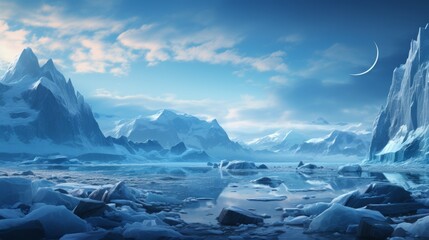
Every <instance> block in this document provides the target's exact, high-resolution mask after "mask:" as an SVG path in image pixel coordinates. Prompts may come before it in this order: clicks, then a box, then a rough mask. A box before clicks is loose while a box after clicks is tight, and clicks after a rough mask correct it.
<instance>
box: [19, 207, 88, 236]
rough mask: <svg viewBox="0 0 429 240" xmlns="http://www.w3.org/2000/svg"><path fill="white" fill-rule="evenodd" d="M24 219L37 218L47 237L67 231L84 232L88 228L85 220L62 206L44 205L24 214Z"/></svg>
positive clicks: (61, 234)
mask: <svg viewBox="0 0 429 240" xmlns="http://www.w3.org/2000/svg"><path fill="white" fill-rule="evenodd" d="M24 220H25V221H31V220H39V221H40V222H41V223H42V225H43V228H44V229H45V234H46V238H48V239H57V238H60V237H61V236H63V235H65V234H67V233H77V232H86V231H88V230H89V226H88V225H87V223H86V222H85V221H83V220H82V219H80V218H79V217H78V216H76V215H74V214H73V213H72V212H70V211H69V210H67V208H65V207H64V206H49V205H46V206H43V207H40V208H38V209H36V210H34V211H32V212H30V213H29V214H28V215H27V216H25V218H24Z"/></svg>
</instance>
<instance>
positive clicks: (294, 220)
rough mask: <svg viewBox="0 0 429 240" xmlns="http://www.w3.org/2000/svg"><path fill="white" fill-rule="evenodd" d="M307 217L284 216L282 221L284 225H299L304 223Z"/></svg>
mask: <svg viewBox="0 0 429 240" xmlns="http://www.w3.org/2000/svg"><path fill="white" fill-rule="evenodd" d="M309 219H310V218H309V217H307V216H298V217H289V218H285V220H284V223H285V224H286V225H295V226H299V225H304V223H305V222H306V221H308V220H309Z"/></svg>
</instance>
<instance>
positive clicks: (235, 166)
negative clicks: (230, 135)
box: [221, 160, 258, 170]
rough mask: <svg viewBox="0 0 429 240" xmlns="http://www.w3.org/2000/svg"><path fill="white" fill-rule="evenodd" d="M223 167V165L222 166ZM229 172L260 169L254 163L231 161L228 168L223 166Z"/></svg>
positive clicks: (227, 165)
mask: <svg viewBox="0 0 429 240" xmlns="http://www.w3.org/2000/svg"><path fill="white" fill-rule="evenodd" d="M221 165H222V164H221ZM222 168H225V169H227V170H249V169H258V167H257V166H256V165H255V163H254V162H248V161H241V160H234V161H229V162H228V163H227V164H226V166H222Z"/></svg>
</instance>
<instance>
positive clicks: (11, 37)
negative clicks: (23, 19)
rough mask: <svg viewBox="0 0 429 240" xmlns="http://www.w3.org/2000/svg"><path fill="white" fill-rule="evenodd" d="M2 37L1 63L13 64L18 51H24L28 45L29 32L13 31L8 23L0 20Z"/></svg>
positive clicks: (0, 34)
mask: <svg viewBox="0 0 429 240" xmlns="http://www.w3.org/2000/svg"><path fill="white" fill-rule="evenodd" d="M0 36H1V37H0V61H3V62H11V61H12V60H13V59H14V58H15V56H16V54H17V53H16V50H17V49H19V50H21V49H24V48H25V47H26V45H27V44H28V40H27V39H28V37H29V31H27V30H24V29H17V30H12V29H10V27H9V25H8V23H7V22H6V21H4V20H0Z"/></svg>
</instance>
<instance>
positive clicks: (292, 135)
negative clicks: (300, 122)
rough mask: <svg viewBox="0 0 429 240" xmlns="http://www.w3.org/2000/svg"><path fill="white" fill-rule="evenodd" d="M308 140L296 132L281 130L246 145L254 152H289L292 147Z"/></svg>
mask: <svg viewBox="0 0 429 240" xmlns="http://www.w3.org/2000/svg"><path fill="white" fill-rule="evenodd" d="M306 139H307V138H306V137H305V136H304V135H302V134H300V133H298V132H296V131H294V130H289V131H285V130H279V131H276V132H274V133H272V134H269V135H266V136H263V137H260V138H255V139H253V140H251V141H249V142H247V143H246V145H247V146H249V147H250V148H252V149H254V150H270V151H288V150H289V149H290V148H291V147H292V146H294V145H296V144H301V143H303V142H304V141H305V140H306Z"/></svg>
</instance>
